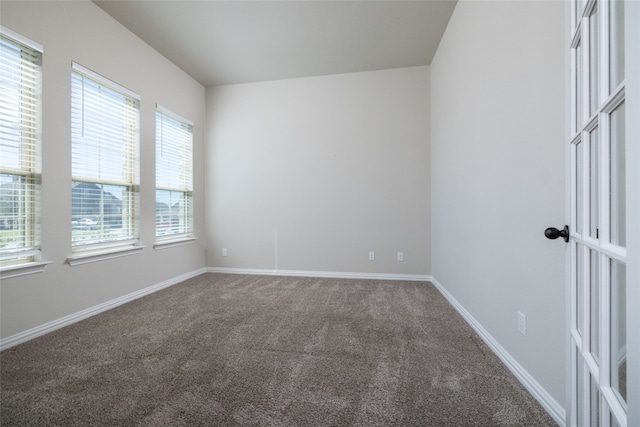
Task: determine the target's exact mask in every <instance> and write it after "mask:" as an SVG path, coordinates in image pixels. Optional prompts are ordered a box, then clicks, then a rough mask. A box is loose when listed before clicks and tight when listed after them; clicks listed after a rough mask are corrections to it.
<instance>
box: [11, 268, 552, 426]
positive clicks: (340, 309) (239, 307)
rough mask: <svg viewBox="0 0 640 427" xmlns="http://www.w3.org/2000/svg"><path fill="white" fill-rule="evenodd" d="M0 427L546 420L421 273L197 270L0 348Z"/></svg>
mask: <svg viewBox="0 0 640 427" xmlns="http://www.w3.org/2000/svg"><path fill="white" fill-rule="evenodd" d="M0 381H1V386H0V387H1V398H2V401H1V402H2V403H1V413H0V414H1V417H2V418H1V424H2V425H7V426H8V425H13V426H27V425H65V426H66V425H78V426H88V425H127V426H129V425H148V426H178V425H185V426H197V425H207V426H210V425H229V426H536V427H538V426H552V425H555V423H554V422H553V420H552V419H551V418H550V417H549V416H548V415H547V414H546V413H545V411H544V410H543V409H542V408H541V407H540V405H539V404H538V403H537V402H536V401H535V400H534V399H533V398H532V397H531V396H530V395H529V394H527V392H526V391H525V389H524V388H523V387H522V385H521V384H520V383H519V382H518V381H517V380H516V378H515V377H513V375H511V374H510V373H509V372H508V370H507V369H506V368H505V367H504V366H503V365H502V364H501V362H500V361H499V359H498V358H497V357H496V356H495V355H494V354H493V353H492V352H491V350H490V349H489V348H488V347H487V346H486V345H485V344H484V343H483V342H482V340H481V339H480V338H479V337H478V336H477V335H476V334H475V333H474V332H473V331H472V329H471V328H470V327H469V326H468V325H467V324H466V323H465V321H464V320H463V319H462V318H461V317H460V316H459V315H458V314H457V313H456V312H455V310H454V309H453V308H452V307H451V306H450V305H449V304H448V302H447V301H446V300H445V299H444V298H443V297H442V295H441V294H440V293H439V292H438V291H437V290H436V289H435V288H434V287H433V286H432V285H430V284H428V283H419V282H402V281H382V280H381V281H376V280H342V279H318V278H297V277H264V276H243V275H222V274H204V275H201V276H198V277H195V278H193V279H190V280H187V281H185V282H183V283H180V284H177V285H174V286H172V287H170V288H167V289H165V290H162V291H160V292H157V293H155V294H153V295H149V296H147V297H144V298H141V299H139V300H136V301H133V302H131V303H129V304H126V305H123V306H120V307H118V308H115V309H113V310H110V311H108V312H105V313H102V314H100V315H97V316H94V317H92V318H89V319H87V320H84V321H82V322H79V323H76V324H74V325H71V326H69V327H66V328H63V329H60V330H58V331H55V332H52V333H50V334H48V335H45V336H43V337H40V338H37V339H34V340H32V341H29V342H27V343H25V344H22V345H19V346H16V347H14V348H11V349H8V350H6V351H4V352H2V353H0Z"/></svg>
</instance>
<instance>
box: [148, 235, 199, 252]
mask: <svg viewBox="0 0 640 427" xmlns="http://www.w3.org/2000/svg"><path fill="white" fill-rule="evenodd" d="M197 239H198V238H197V237H193V236H189V237H182V238H178V239H167V240H160V241H157V242H156V243H154V244H153V249H156V250H161V249H169V248H174V247H176V246H182V245H188V244H190V243H193V242H195V241H196V240H197Z"/></svg>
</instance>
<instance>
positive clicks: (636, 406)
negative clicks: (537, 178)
mask: <svg viewBox="0 0 640 427" xmlns="http://www.w3.org/2000/svg"><path fill="white" fill-rule="evenodd" d="M571 3H573V2H566V3H565V4H566V18H565V19H566V20H565V22H566V24H565V25H566V31H565V33H566V35H567V36H566V45H565V48H566V50H565V52H566V56H565V57H566V60H567V63H566V64H567V66H566V76H567V80H566V82H567V84H566V93H565V99H566V100H567V104H566V105H567V107H566V111H567V115H566V117H567V125H566V127H565V128H566V131H565V132H566V138H565V141H566V142H565V156H566V157H565V158H566V162H565V165H567V170H566V194H567V195H568V196H571V194H572V166H571V165H572V162H574V161H575V158H574V157H573V154H572V150H571V149H570V146H571V144H568V143H567V142H568V141H571V139H572V137H573V136H574V135H573V131H572V129H571V128H572V123H573V121H574V116H573V115H572V107H571V104H572V102H573V101H572V99H573V93H572V84H573V82H572V77H571V76H572V68H571V67H572V65H571V63H572V60H571V55H572V49H571V48H570V47H569V46H570V45H571V38H572V36H573V34H572V32H573V28H574V25H573V16H572V5H571ZM578 3H579V4H581V5H584V4H585V1H584V0H578ZM638 23H640V1H626V2H625V108H626V137H625V140H626V142H625V143H626V165H627V166H626V177H625V179H626V184H627V188H626V218H627V221H626V222H627V230H626V268H627V280H626V286H627V298H626V308H627V309H626V314H627V319H626V328H627V329H626V330H627V338H626V339H627V349H626V351H627V426H628V427H631V426H640V309H639V308H640V220H636V221H634V220H633V219H634V218H638V219H640V25H638ZM583 147H584V148H583V149H586V148H587V147H585V146H584V144H583ZM587 182H588V181H587ZM571 200H572V196H571V197H567V204H566V219H567V222H566V223H567V224H573V221H572V213H573V211H574V210H575V207H573V206H572V203H573V202H572V201H571ZM571 231H572V232H573V231H574V230H571ZM573 244H574V243H573V241H572V243H571V244H570V245H569V246H568V247H567V254H566V265H567V269H566V280H565V282H566V294H565V295H566V298H567V301H566V305H565V306H566V310H567V313H566V324H565V325H566V331H567V332H566V334H567V335H566V336H567V346H566V349H567V351H566V367H567V369H566V396H567V399H566V404H565V408H566V414H567V417H566V424H567V425H575V422H576V420H574V419H572V416H573V415H574V410H575V408H574V407H573V405H574V401H573V394H574V393H575V391H576V389H575V380H576V378H575V377H574V372H573V367H574V363H573V361H574V358H575V356H576V355H575V351H574V350H573V347H574V346H573V344H572V338H571V327H572V316H573V315H574V314H575V312H574V311H573V307H572V305H573V304H574V301H575V300H576V295H574V294H573V290H572V289H573V286H572V283H573V280H574V279H575V278H574V277H573V276H574V273H573V259H572V256H574V254H572V247H573ZM601 339H608V337H607V336H606V335H605V336H602V337H601Z"/></svg>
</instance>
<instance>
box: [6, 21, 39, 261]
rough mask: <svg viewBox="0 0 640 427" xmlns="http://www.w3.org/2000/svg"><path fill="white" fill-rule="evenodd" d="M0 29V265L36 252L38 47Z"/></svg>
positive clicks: (29, 257)
mask: <svg viewBox="0 0 640 427" xmlns="http://www.w3.org/2000/svg"><path fill="white" fill-rule="evenodd" d="M25 40H26V39H24V38H22V37H21V36H19V35H17V34H15V33H13V32H11V31H10V30H8V29H6V28H1V33H0V265H7V264H12V263H21V262H28V261H34V260H37V259H38V258H39V255H40V194H39V193H40V179H41V178H40V157H39V149H40V140H39V139H40V108H41V91H40V88H41V63H42V48H41V47H39V46H37V45H36V44H35V43H33V42H30V41H26V43H25Z"/></svg>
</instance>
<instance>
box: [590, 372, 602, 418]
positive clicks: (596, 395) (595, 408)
mask: <svg viewBox="0 0 640 427" xmlns="http://www.w3.org/2000/svg"><path fill="white" fill-rule="evenodd" d="M589 378H590V382H589V408H590V410H589V416H590V419H591V420H590V421H591V424H590V425H591V427H596V426H599V425H600V390H599V389H598V383H597V382H596V380H595V379H594V378H593V376H589Z"/></svg>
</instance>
